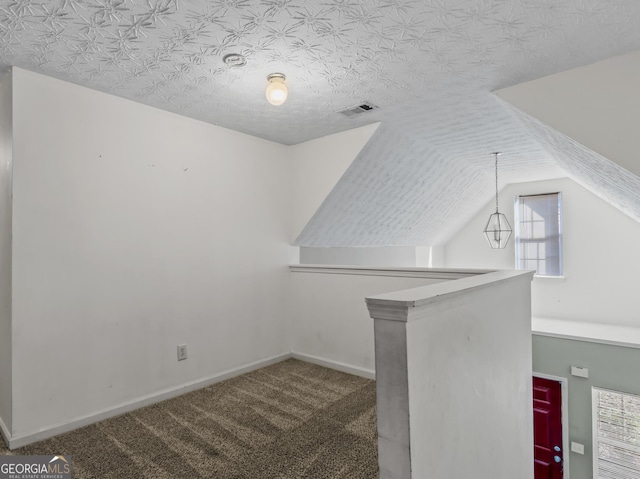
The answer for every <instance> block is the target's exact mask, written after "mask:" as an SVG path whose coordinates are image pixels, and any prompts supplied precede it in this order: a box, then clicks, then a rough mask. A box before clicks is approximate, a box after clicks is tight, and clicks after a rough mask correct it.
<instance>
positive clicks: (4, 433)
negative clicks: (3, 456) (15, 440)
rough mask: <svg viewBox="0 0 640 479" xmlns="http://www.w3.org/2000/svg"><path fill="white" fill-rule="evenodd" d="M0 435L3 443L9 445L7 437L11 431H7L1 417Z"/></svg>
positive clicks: (8, 437)
mask: <svg viewBox="0 0 640 479" xmlns="http://www.w3.org/2000/svg"><path fill="white" fill-rule="evenodd" d="M0 436H2V439H4V442H5V444H6V445H7V447H9V439H10V438H11V433H9V428H8V427H7V425H6V424H5V423H4V421H3V420H2V418H1V417H0Z"/></svg>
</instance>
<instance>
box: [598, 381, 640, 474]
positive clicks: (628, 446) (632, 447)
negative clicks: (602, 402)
mask: <svg viewBox="0 0 640 479" xmlns="http://www.w3.org/2000/svg"><path fill="white" fill-rule="evenodd" d="M601 391H603V392H610V393H615V394H623V395H626V396H634V397H638V398H640V396H639V395H637V394H631V393H626V392H623V391H614V390H613V389H605V388H598V387H595V386H592V387H591V417H592V420H591V424H592V432H591V437H592V452H593V479H599V477H600V476H599V473H598V472H599V467H598V461H599V456H600V454H599V452H598V444H599V440H600V439H602V440H601V441H600V442H603V443H608V444H611V445H614V446H616V445H617V446H622V447H623V448H625V449H630V450H633V451H634V452H637V453H638V454H640V446H635V445H632V444H627V443H620V442H619V441H616V440H614V439H607V438H600V436H599V435H598V408H597V404H598V393H599V392H601Z"/></svg>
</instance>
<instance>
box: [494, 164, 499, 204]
mask: <svg viewBox="0 0 640 479" xmlns="http://www.w3.org/2000/svg"><path fill="white" fill-rule="evenodd" d="M499 154H500V153H494V155H496V213H497V212H498V155H499Z"/></svg>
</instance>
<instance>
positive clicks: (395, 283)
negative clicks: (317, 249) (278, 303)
mask: <svg viewBox="0 0 640 479" xmlns="http://www.w3.org/2000/svg"><path fill="white" fill-rule="evenodd" d="M440 281H443V280H441V279H428V278H407V277H390V276H374V275H363V274H327V273H326V272H325V273H319V272H293V273H292V274H291V302H292V314H291V316H292V325H291V330H292V333H293V335H292V341H291V349H292V351H293V353H294V354H298V355H302V356H307V357H311V358H312V359H313V358H316V359H321V360H323V361H324V362H325V363H326V364H331V365H333V366H334V367H335V366H340V365H344V366H348V367H349V368H351V369H353V370H355V371H360V372H363V373H365V374H367V375H369V376H372V375H373V373H374V370H375V350H374V341H373V320H372V319H371V318H370V317H369V312H368V310H367V306H366V304H365V301H364V298H365V297H367V296H372V295H376V294H381V293H386V292H390V291H399V290H403V289H407V288H414V287H416V286H422V285H425V284H433V283H438V282H440Z"/></svg>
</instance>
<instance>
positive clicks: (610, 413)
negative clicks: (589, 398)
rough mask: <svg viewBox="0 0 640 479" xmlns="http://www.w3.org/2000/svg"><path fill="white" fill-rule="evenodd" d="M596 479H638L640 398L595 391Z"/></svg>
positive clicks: (639, 460)
mask: <svg viewBox="0 0 640 479" xmlns="http://www.w3.org/2000/svg"><path fill="white" fill-rule="evenodd" d="M593 393H594V394H593V398H594V401H593V409H594V411H593V412H594V451H597V454H596V455H595V457H594V461H595V466H596V467H595V470H596V471H597V478H599V479H609V478H612V479H613V478H616V479H617V478H623V477H624V478H625V479H626V478H628V479H636V478H640V396H636V395H633V394H625V393H621V392H616V391H606V390H602V389H596V388H594V391H593Z"/></svg>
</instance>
